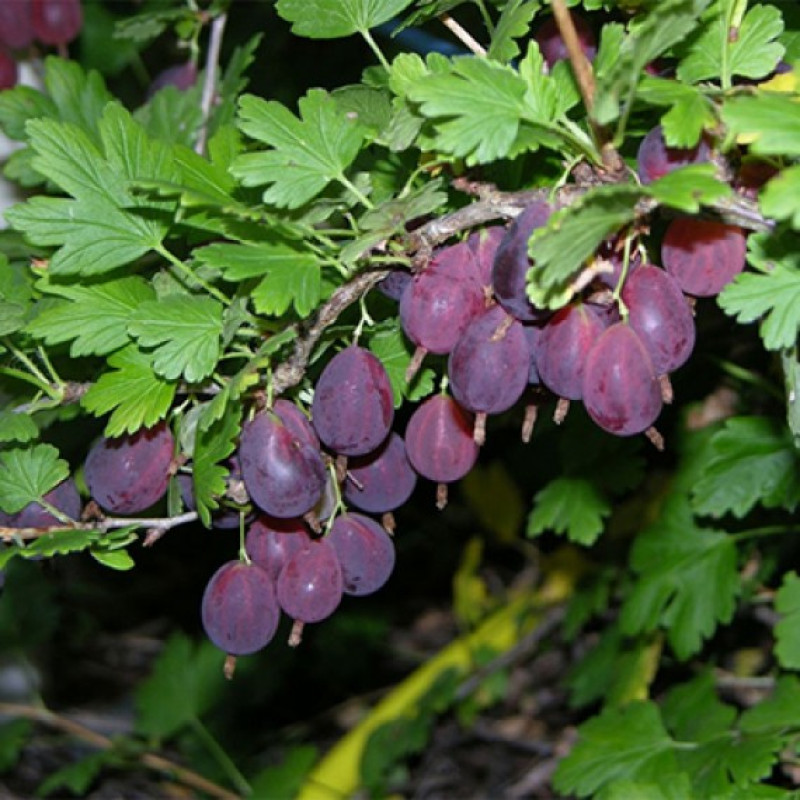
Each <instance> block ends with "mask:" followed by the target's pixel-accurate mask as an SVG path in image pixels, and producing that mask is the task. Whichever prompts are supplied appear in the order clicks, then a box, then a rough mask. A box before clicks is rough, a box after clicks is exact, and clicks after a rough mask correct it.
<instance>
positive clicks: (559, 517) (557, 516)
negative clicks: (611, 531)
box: [527, 477, 611, 546]
mask: <svg viewBox="0 0 800 800" xmlns="http://www.w3.org/2000/svg"><path fill="white" fill-rule="evenodd" d="M533 500H534V506H533V511H532V512H531V515H530V517H529V518H528V529H527V533H528V535H529V536H536V535H538V534H540V533H544V532H545V531H550V530H552V531H554V532H555V533H559V534H566V535H567V538H568V539H569V540H570V541H571V542H577V543H578V544H582V545H587V546H588V545H591V544H594V542H595V541H596V540H597V537H598V536H600V534H601V533H602V532H603V528H604V527H605V523H604V519H605V517H607V516H608V515H609V514H610V513H611V504H610V503H609V501H608V498H607V497H606V496H605V495H604V494H603V492H602V491H601V490H600V489H599V487H598V486H597V485H596V483H595V482H593V481H591V480H589V479H588V478H577V477H562V478H556V479H555V480H553V481H550V483H548V484H547V486H545V487H544V489H542V490H540V491H539V492H537V494H536V496H535V497H534V498H533Z"/></svg>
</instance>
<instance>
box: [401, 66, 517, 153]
mask: <svg viewBox="0 0 800 800" xmlns="http://www.w3.org/2000/svg"><path fill="white" fill-rule="evenodd" d="M525 94H526V85H525V81H524V80H523V79H522V78H521V77H520V75H519V74H518V73H517V72H516V70H514V69H512V68H511V67H507V66H505V65H503V64H499V63H497V62H495V61H488V60H485V59H476V58H473V57H471V56H463V57H457V58H454V59H453V60H452V66H451V71H450V72H449V73H434V74H430V75H427V76H424V77H422V79H421V80H419V81H418V82H417V83H415V84H414V85H412V86H410V87H409V91H408V95H409V97H410V98H411V100H413V101H414V102H416V103H420V104H421V105H420V111H421V113H422V114H423V115H424V116H425V117H427V118H428V119H430V120H432V121H433V123H434V125H435V127H436V132H437V137H436V147H437V148H438V149H439V150H441V151H443V152H445V153H451V154H453V155H455V156H458V157H462V158H466V160H467V163H468V164H485V163H489V162H491V161H495V160H497V159H498V158H505V157H506V156H508V154H509V153H510V152H511V149H512V145H513V144H514V141H515V139H516V138H517V133H518V132H519V126H520V122H521V121H522V118H523V116H524V114H525Z"/></svg>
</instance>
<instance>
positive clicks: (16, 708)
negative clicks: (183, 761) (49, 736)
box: [0, 703, 241, 800]
mask: <svg viewBox="0 0 800 800" xmlns="http://www.w3.org/2000/svg"><path fill="white" fill-rule="evenodd" d="M0 715H3V716H9V717H18V718H23V719H30V720H33V721H34V722H39V723H42V724H43V725H47V726H48V727H50V728H55V729H56V730H59V731H62V732H63V733H66V734H69V735H70V736H74V737H75V738H76V739H80V740H81V741H83V742H86V743H87V744H90V745H92V747H96V748H97V749H98V750H106V751H108V750H114V749H115V747H116V745H115V743H114V741H113V739H109V738H108V737H107V736H104V735H103V734H101V733H97V732H96V731H93V730H91V728H87V727H85V726H84V725H81V724H80V723H78V722H75V721H74V720H71V719H68V718H67V717H63V716H61V715H60V714H56V713H55V712H53V711H50V710H49V709H47V708H41V707H37V706H27V705H22V704H18V703H0ZM137 759H138V761H139V762H140V763H141V764H142V765H143V766H145V767H147V768H148V769H152V770H155V771H156V772H160V773H162V774H164V775H168V776H170V777H172V778H174V779H175V780H177V781H180V782H181V783H183V784H184V785H185V786H190V787H191V788H192V789H196V790H197V791H200V792H205V793H206V794H208V795H210V796H211V797H216V798H219V800H241V798H240V796H239V795H238V794H234V793H233V792H229V791H228V790H227V789H225V788H224V787H222V786H219V785H218V784H216V783H213V782H212V781H210V780H208V779H207V778H204V777H203V776H202V775H200V774H198V773H197V772H194V771H193V770H191V769H188V768H187V767H182V766H181V765H180V764H176V763H175V762H173V761H170V760H169V759H167V758H164V757H163V756H158V755H155V754H154V753H142V754H141V755H139V756H137Z"/></svg>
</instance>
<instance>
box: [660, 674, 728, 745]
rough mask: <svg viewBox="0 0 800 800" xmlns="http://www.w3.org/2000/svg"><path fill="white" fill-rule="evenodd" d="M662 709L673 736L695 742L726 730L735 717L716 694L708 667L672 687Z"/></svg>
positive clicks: (724, 732)
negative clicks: (686, 681) (691, 678)
mask: <svg viewBox="0 0 800 800" xmlns="http://www.w3.org/2000/svg"><path fill="white" fill-rule="evenodd" d="M661 713H662V716H663V718H664V724H665V725H666V726H667V728H668V729H669V730H670V732H671V733H672V735H673V736H675V738H676V739H681V740H683V741H694V742H702V741H705V740H707V739H711V738H713V737H715V736H719V735H720V734H726V733H728V731H729V730H730V728H731V727H733V724H734V722H735V720H736V717H737V712H736V709H735V708H734V707H733V706H730V705H728V704H727V703H723V702H722V701H721V700H720V699H719V697H717V690H716V684H715V682H714V675H713V673H712V672H711V671H710V670H707V671H704V672H701V673H700V674H699V675H698V676H697V677H696V678H694V679H693V680H691V681H689V682H688V683H683V684H680V685H678V686H676V687H674V688H673V689H671V690H670V692H669V694H668V695H667V697H666V699H665V700H664V702H663V703H662V704H661Z"/></svg>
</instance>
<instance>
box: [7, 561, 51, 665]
mask: <svg viewBox="0 0 800 800" xmlns="http://www.w3.org/2000/svg"><path fill="white" fill-rule="evenodd" d="M14 547H16V545H14ZM11 549H12V547H7V548H3V551H2V556H5V553H6V550H11ZM2 566H3V569H4V570H5V583H4V584H3V593H2V595H0V647H2V648H3V649H4V650H6V651H9V650H18V651H23V650H24V651H30V650H33V649H35V648H40V647H41V646H42V645H43V644H44V643H46V642H48V641H50V640H51V639H52V637H53V634H54V633H55V631H56V630H57V628H58V623H59V619H60V616H61V611H62V608H63V606H62V605H61V604H60V602H59V601H58V600H57V599H56V588H55V585H54V583H53V581H52V580H51V579H49V578H48V577H47V575H46V574H45V572H44V571H43V570H42V565H41V564H33V563H31V562H27V561H22V560H21V559H15V560H14V561H12V562H11V563H10V564H6V563H3V565H2Z"/></svg>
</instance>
